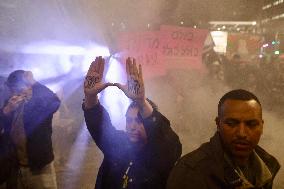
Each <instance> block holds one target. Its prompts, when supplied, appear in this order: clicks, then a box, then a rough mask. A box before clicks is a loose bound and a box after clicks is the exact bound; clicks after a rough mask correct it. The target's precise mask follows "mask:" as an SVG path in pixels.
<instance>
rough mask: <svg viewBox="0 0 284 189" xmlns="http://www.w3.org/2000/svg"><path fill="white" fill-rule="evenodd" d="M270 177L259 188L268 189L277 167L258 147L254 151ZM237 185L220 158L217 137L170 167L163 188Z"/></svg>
mask: <svg viewBox="0 0 284 189" xmlns="http://www.w3.org/2000/svg"><path fill="white" fill-rule="evenodd" d="M255 152H256V153H257V155H258V156H259V157H260V158H261V159H262V160H263V162H264V163H265V164H266V166H267V167H268V169H269V171H270V172H271V174H272V180H271V181H270V182H269V183H267V184H266V185H265V186H264V187H262V188H261V189H272V183H273V179H274V177H275V175H276V173H277V172H278V170H279V168H280V165H279V163H278V161H277V160H276V159H275V158H274V157H273V156H271V155H270V154H268V153H267V152H265V151H264V150H263V149H262V148H260V147H259V146H258V147H257V148H256V149H255ZM240 182H241V180H240V178H239V176H238V175H237V173H236V172H235V171H234V168H233V167H232V166H230V165H229V163H227V161H225V159H224V151H223V148H222V145H221V141H220V138H219V134H218V133H216V134H215V135H214V136H213V137H212V138H211V139H210V142H207V143H204V144H203V145H201V147H199V148H198V149H197V150H195V151H193V152H191V153H189V154H187V155H185V156H183V157H182V158H181V159H180V160H179V161H178V163H177V165H176V166H175V167H174V168H173V170H172V172H171V174H170V176H169V179H168V182H167V189H236V188H237V185H239V184H240Z"/></svg>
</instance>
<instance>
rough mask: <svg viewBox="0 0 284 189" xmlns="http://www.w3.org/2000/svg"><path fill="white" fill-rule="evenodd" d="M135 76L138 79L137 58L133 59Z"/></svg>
mask: <svg viewBox="0 0 284 189" xmlns="http://www.w3.org/2000/svg"><path fill="white" fill-rule="evenodd" d="M133 74H134V75H135V77H138V70H137V66H136V60H135V58H133Z"/></svg>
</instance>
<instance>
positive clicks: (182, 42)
mask: <svg viewBox="0 0 284 189" xmlns="http://www.w3.org/2000/svg"><path fill="white" fill-rule="evenodd" d="M207 35H208V30H203V29H194V28H187V27H177V26H161V28H160V41H161V46H160V51H161V52H160V54H161V59H163V60H164V62H166V63H167V67H168V68H190V69H191V68H195V69H202V68H203V65H202V50H203V46H204V41H205V39H206V37H207Z"/></svg>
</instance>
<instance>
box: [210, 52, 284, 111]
mask: <svg viewBox="0 0 284 189" xmlns="http://www.w3.org/2000/svg"><path fill="white" fill-rule="evenodd" d="M205 62H206V65H207V68H208V75H207V76H208V80H209V81H210V82H211V84H212V88H215V89H216V86H218V84H219V85H225V86H227V87H229V88H232V89H236V88H242V89H246V90H249V91H251V92H253V93H255V94H256V95H257V96H259V97H260V98H261V100H262V102H263V104H264V106H265V107H266V108H268V109H269V110H275V111H278V110H281V108H280V107H281V105H283V104H284V95H283V93H284V59H280V58H276V59H274V60H271V61H266V60H265V59H261V58H259V59H258V60H256V61H253V62H250V61H246V60H242V59H241V57H240V56H239V55H237V54H236V55H234V56H233V57H232V58H231V59H229V58H227V57H226V56H218V59H216V58H215V59H213V60H212V59H211V60H210V57H207V59H205ZM216 90H217V89H216Z"/></svg>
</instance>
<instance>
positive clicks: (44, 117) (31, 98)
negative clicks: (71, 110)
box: [0, 70, 60, 189]
mask: <svg viewBox="0 0 284 189" xmlns="http://www.w3.org/2000/svg"><path fill="white" fill-rule="evenodd" d="M7 86H8V87H9V89H10V90H11V94H12V95H11V98H10V99H9V100H8V102H7V103H6V105H5V106H4V107H3V109H1V115H0V118H1V121H2V123H4V127H5V128H4V132H5V133H4V134H6V135H7V136H9V137H10V139H11V141H12V143H13V145H14V147H15V151H16V156H17V162H18V167H19V174H18V175H17V176H18V177H17V179H16V180H17V181H16V183H11V182H9V181H8V183H9V184H18V186H13V188H24V189H25V188H31V189H39V188H40V189H41V188H50V189H51V188H52V189H54V188H57V186H56V177H55V171H54V166H53V159H54V154H53V148H52V140H51V134H52V118H53V113H55V112H56V111H57V109H58V108H59V105H60V100H59V99H58V97H57V96H56V95H55V94H54V93H53V92H52V91H51V90H49V89H48V88H47V87H45V86H44V85H42V84H40V83H38V82H36V81H35V80H34V78H33V75H32V73H31V72H30V71H24V70H17V71H14V72H12V73H11V74H10V75H9V76H8V79H7ZM10 180H15V179H14V178H11V179H10ZM9 184H8V185H9Z"/></svg>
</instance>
